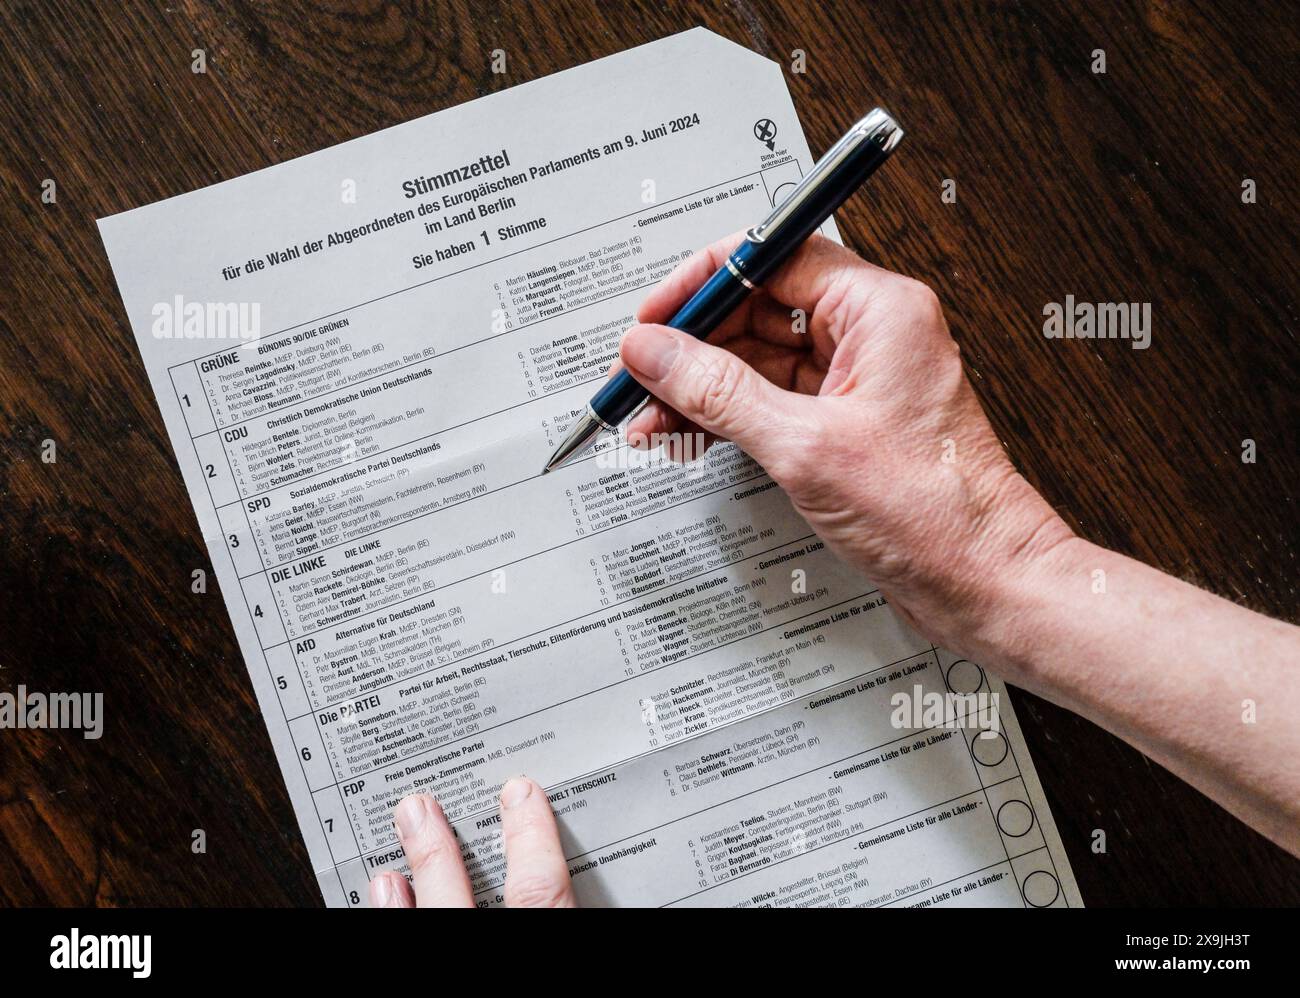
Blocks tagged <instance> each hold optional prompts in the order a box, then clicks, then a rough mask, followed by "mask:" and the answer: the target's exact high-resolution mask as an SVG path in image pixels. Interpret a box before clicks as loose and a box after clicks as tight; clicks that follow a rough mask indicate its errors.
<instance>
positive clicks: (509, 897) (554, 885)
mask: <svg viewBox="0 0 1300 998" xmlns="http://www.w3.org/2000/svg"><path fill="white" fill-rule="evenodd" d="M501 838H502V840H503V841H504V842H505V850H506V889H505V901H506V906H507V907H509V908H575V907H577V901H576V900H575V899H574V896H573V884H572V882H570V880H569V865H568V863H566V862H565V860H564V851H563V849H561V847H560V831H559V829H558V828H557V827H556V825H555V814H554V813H553V812H552V811H551V802H550V801H548V800H547V799H546V791H544V790H543V789H542V788H541V787H539V786H538V785H537V784H536V783H534V782H533V781H532V780H530V779H528V777H526V776H516V777H515V778H514V779H512V780H510V781H509V782H507V783H506V785H505V786H504V787H502V788H501Z"/></svg>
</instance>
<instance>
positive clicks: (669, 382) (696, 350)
mask: <svg viewBox="0 0 1300 998" xmlns="http://www.w3.org/2000/svg"><path fill="white" fill-rule="evenodd" d="M619 353H620V355H621V357H622V360H623V366H624V367H626V368H627V369H628V372H629V373H630V374H631V375H632V376H633V377H634V378H636V380H637V381H638V382H640V383H641V384H642V385H643V386H645V388H646V390H647V391H649V392H650V393H651V394H652V395H654V396H655V397H656V398H658V399H660V400H661V401H663V402H665V403H666V404H667V405H669V406H671V407H672V408H673V409H675V410H677V411H678V412H679V413H681V414H682V415H683V416H684V417H686V419H688V420H690V421H691V422H692V423H695V424H696V425H697V426H699V427H701V428H702V429H704V430H706V431H707V432H709V433H712V434H714V435H716V436H719V437H722V438H724V439H727V440H733V441H735V442H736V444H737V445H738V446H740V447H741V448H742V449H743V450H745V451H746V452H747V453H748V454H749V455H750V456H751V457H753V458H754V460H756V461H758V462H759V464H762V465H763V466H764V467H767V468H768V471H772V468H771V467H769V466H768V461H769V460H775V459H777V458H778V456H779V453H778V451H779V445H780V441H782V440H783V439H789V436H790V435H789V432H788V431H789V430H790V429H791V428H792V427H793V424H794V423H795V420H796V416H797V413H796V410H797V405H798V403H799V401H800V399H799V396H797V395H795V394H794V393H792V392H787V391H782V390H781V389H780V388H777V387H776V385H774V384H772V382H770V381H768V380H767V379H766V378H765V377H763V376H762V375H761V374H759V373H758V372H757V371H755V370H754V369H753V368H752V367H750V366H749V365H748V364H746V363H745V362H744V361H743V360H741V359H740V358H739V357H737V356H736V355H735V354H734V353H732V352H731V351H730V350H724V349H722V348H720V347H715V346H712V345H711V344H708V343H705V342H703V341H701V340H697V339H696V338H695V337H693V336H691V335H689V334H687V333H683V332H682V331H681V330H679V329H673V328H672V327H670V326H655V325H637V326H633V327H632V328H631V329H629V330H628V332H627V335H625V336H624V337H623V342H622V345H621V346H620V347H619Z"/></svg>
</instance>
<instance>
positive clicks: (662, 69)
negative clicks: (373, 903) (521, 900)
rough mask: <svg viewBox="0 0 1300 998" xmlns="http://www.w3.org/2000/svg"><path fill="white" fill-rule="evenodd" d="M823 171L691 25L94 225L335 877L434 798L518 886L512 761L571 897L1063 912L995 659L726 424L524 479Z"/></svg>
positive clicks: (383, 852)
mask: <svg viewBox="0 0 1300 998" xmlns="http://www.w3.org/2000/svg"><path fill="white" fill-rule="evenodd" d="M722 81H725V85H722ZM863 110H864V111H865V110H866V107H865V106H864V108H863ZM845 124H846V125H847V124H848V122H847V121H846V122H845ZM812 163H813V157H812V155H811V154H810V152H809V149H808V146H807V144H806V143H805V141H804V137H803V134H802V132H801V130H800V127H799V121H798V119H797V118H796V117H795V112H794V108H793V107H792V105H791V102H790V97H789V95H788V93H787V91H786V88H785V84H784V82H783V79H782V74H781V71H780V68H779V67H778V66H777V65H776V64H774V63H771V62H769V61H767V60H765V59H762V58H760V57H759V56H757V55H755V54H754V53H752V52H749V51H747V50H746V49H743V48H741V47H739V46H737V45H735V44H733V43H732V42H729V41H726V40H725V39H722V38H720V37H719V36H717V35H714V34H711V33H709V32H707V31H704V30H695V31H689V32H686V33H685V34H681V35H677V36H675V37H672V38H669V39H666V40H664V41H661V42H657V43H655V44H652V45H646V46H643V47H641V48H637V49H633V50H631V51H629V52H625V53H623V54H621V55H616V56H612V57H610V58H607V59H602V60H600V61H598V62H594V63H591V64H589V65H586V66H582V67H579V68H577V69H573V70H570V71H568V72H564V73H560V74H558V75H555V76H551V77H548V78H546V79H544V80H540V81H537V82H534V83H529V84H526V85H523V86H519V87H515V88H513V89H511V90H507V91H504V92H502V93H499V94H495V95H493V96H490V97H485V98H483V99H481V100H477V101H473V102H472V103H469V104H466V105H464V106H461V107H455V108H451V109H449V110H446V111H442V112H439V113H437V114H432V115H429V116H428V117H425V118H421V119H419V120H417V121H412V122H409V123H407V124H404V125H399V126H397V127H394V128H389V129H386V130H385V131H382V132H379V133H377V134H375V135H370V136H367V137H365V138H360V139H356V140H354V141H351V142H347V143H344V144H343V145H339V146H335V147H333V148H330V149H325V150H323V151H321V152H318V153H315V154H313V155H310V156H306V157H303V158H301V159H296V160H292V161H290V162H287V163H284V164H281V165H279V166H275V167H272V168H270V169H266V170H262V171H259V172H257V173H253V174H250V175H249V176H246V177H240V178H238V179H236V180H231V181H227V182H225V183H221V184H217V185H215V186H213V187H209V188H206V189H204V190H200V191H196V192H194V193H191V194H186V195H184V196H181V197H176V198H172V199H170V200H167V201H163V202H161V203H158V204H154V205H150V206H148V207H144V208H140V209H137V210H135V211H129V212H126V213H124V214H120V215H115V216H113V217H111V218H107V219H103V220H102V221H101V222H100V230H101V233H102V235H103V239H104V243H105V245H106V246H107V248H108V254H109V257H110V259H111V261H112V265H113V270H114V273H115V274H116V277H117V281H118V285H119V288H120V290H121V294H122V300H123V302H124V304H125V306H126V311H127V315H128V317H129V319H130V323H131V326H132V328H133V329H134V331H135V334H136V337H137V339H138V341H139V345H140V352H141V354H142V355H143V358H144V363H145V366H146V368H147V370H148V373H149V378H150V380H151V382H152V384H153V388H154V391H155V393H156V394H157V397H158V404H159V406H160V408H161V409H162V414H163V418H164V420H165V422H166V426H167V431H168V433H169V434H170V436H171V440H172V444H173V446H174V447H175V450H176V456H177V459H178V461H179V463H180V467H181V472H182V474H183V475H184V478H185V483H186V485H187V487H188V488H189V492H190V496H191V498H192V500H193V502H194V508H195V511H196V513H197V515H198V520H199V524H200V526H201V527H202V530H203V535H204V537H205V539H206V540H207V544H208V549H209V551H210V553H211V557H212V563H213V565H214V567H215V569H216V572H217V576H218V578H219V580H220V583H221V591H222V594H223V595H224V596H225V600H226V606H227V609H228V610H229V612H230V617H231V620H232V621H233V623H234V627H235V632H236V634H237V636H238V639H239V644H240V648H241V649H242V651H243V654H244V658H245V661H246V663H247V665H248V671H249V675H250V676H251V677H252V681H253V685H254V687H255V689H256V691H257V697H258V702H259V703H260V705H261V708H262V712H263V714H264V716H265V718H266V725H267V728H268V729H269V731H270V734H271V739H272V741H273V743H274V745H275V750H276V753H277V756H278V757H279V762H280V768H281V770H282V772H283V775H284V781H285V784H286V785H287V787H288V789H289V795H290V797H291V799H292V801H293V805H294V808H295V810H296V812H297V816H298V822H299V825H300V827H301V829H302V834H303V837H304V838H305V840H306V844H307V851H308V853H309V855H310V857H311V861H312V863H313V864H314V866H315V870H316V872H317V874H318V876H319V881H320V886H321V891H322V893H323V894H324V897H325V900H326V902H327V903H328V904H330V905H335V906H364V905H365V904H366V900H367V884H368V881H369V880H370V878H372V877H373V876H375V875H376V873H377V872H379V871H381V870H384V869H388V868H397V869H401V870H405V869H406V864H405V858H404V856H403V853H402V850H401V847H400V846H399V845H398V843H397V841H396V836H395V833H394V830H393V826H392V809H393V807H394V806H395V805H396V804H397V802H398V801H399V800H400V799H401V798H402V797H403V796H404V795H406V794H409V793H412V792H415V791H423V792H428V793H431V794H434V795H436V796H437V798H438V799H439V800H440V801H441V802H442V805H443V807H444V809H445V810H446V812H447V814H448V816H449V817H450V818H451V819H452V820H453V822H454V824H455V826H456V829H457V832H458V835H459V837H460V840H461V842H462V844H463V847H464V852H465V857H466V861H467V864H468V866H469V870H470V874H471V878H472V881H473V886H474V890H475V892H476V896H477V898H478V900H479V901H480V903H481V904H483V905H493V904H499V903H500V902H501V900H502V896H501V891H502V881H503V862H502V856H501V851H500V843H499V833H498V828H499V824H498V823H499V818H498V814H497V804H496V797H497V793H498V790H499V788H500V786H501V784H502V782H503V781H504V780H506V779H507V778H509V777H510V776H512V775H515V774H518V773H527V774H528V775H529V776H531V777H533V778H534V779H536V780H537V781H538V782H539V783H541V784H542V785H543V786H544V787H546V788H547V789H548V793H549V794H550V797H551V799H552V801H553V802H554V806H555V810H556V812H557V814H558V815H559V822H560V827H561V830H562V835H563V840H564V848H565V853H566V856H567V857H568V859H569V865H570V868H571V870H572V874H573V881H574V886H575V889H576V892H577V896H578V897H579V899H580V900H581V901H582V903H584V904H591V905H616V904H618V905H655V906H666V905H735V906H758V905H826V906H859V905H861V906H866V905H922V906H925V905H1028V906H1035V907H1049V906H1077V905H1079V904H1080V903H1081V902H1080V898H1079V893H1078V888H1077V887H1076V885H1075V882H1074V878H1073V876H1072V874H1071V872H1070V868H1069V865H1068V863H1067V861H1066V857H1065V854H1064V852H1063V850H1062V848H1061V843H1060V839H1059V837H1058V835H1057V832H1056V829H1055V826H1054V825H1053V822H1052V818H1051V815H1050V814H1049V813H1048V808H1047V804H1046V801H1045V800H1044V797H1043V793H1042V789H1041V787H1040V786H1039V783H1038V780H1037V778H1036V776H1035V774H1034V769H1033V766H1032V764H1031V762H1030V759H1029V756H1028V753H1027V752H1026V749H1025V743H1024V741H1023V740H1022V738H1021V734H1020V730H1019V728H1018V727H1017V725H1016V722H1015V718H1014V716H1013V714H1012V712H1011V708H1010V705H1009V703H1008V702H1007V698H1006V692H1005V689H1004V688H1003V686H1002V685H1001V683H999V682H998V681H997V680H996V679H994V678H993V677H991V676H988V675H986V674H985V673H984V672H983V670H982V669H981V668H980V667H979V666H978V665H976V664H974V663H972V662H968V661H963V660H958V659H956V658H955V657H954V656H952V655H949V654H947V653H945V652H944V651H943V650H941V649H936V648H934V647H933V646H932V645H930V644H929V643H928V642H927V641H925V640H924V639H922V638H921V637H919V636H918V635H917V634H915V633H914V632H912V631H911V630H910V629H909V628H908V627H906V626H905V625H904V624H903V623H901V622H900V621H899V619H898V618H897V617H895V616H894V614H893V613H892V612H891V611H890V609H889V608H888V607H887V606H886V605H885V599H884V598H883V597H882V595H881V594H880V593H879V592H878V591H877V590H876V588H875V587H874V586H873V585H872V584H871V583H870V582H868V581H867V580H865V579H863V578H862V577H860V576H859V575H858V574H856V573H855V572H854V571H852V570H850V569H848V568H847V567H845V566H844V565H842V564H840V563H839V562H837V561H836V560H835V559H834V558H833V557H832V556H831V555H830V554H829V553H828V552H827V551H826V550H825V549H823V547H822V546H821V544H820V543H819V542H818V540H817V538H816V537H815V536H814V534H813V533H812V531H811V530H810V529H809V527H808V525H807V524H806V523H805V522H804V521H803V520H802V519H801V518H800V517H799V516H798V515H797V514H795V513H794V512H793V510H792V508H791V506H790V504H789V502H788V501H787V499H786V498H785V496H784V494H783V493H782V492H781V491H780V489H778V488H777V487H776V486H775V485H774V483H773V482H772V481H771V480H770V479H769V478H768V477H767V476H766V475H765V474H764V473H763V471H762V469H761V468H759V467H758V466H757V465H755V464H754V462H753V461H752V460H750V459H749V458H748V457H747V456H746V455H745V454H743V453H741V452H740V451H738V450H737V449H736V448H735V447H734V446H732V445H724V446H719V447H715V448H714V449H713V450H711V451H710V452H709V453H708V455H707V456H706V457H705V458H703V459H702V460H700V461H698V462H696V463H695V464H692V465H689V466H686V467H682V466H679V465H674V464H670V463H668V462H666V461H663V460H647V459H645V458H644V457H639V456H635V455H632V454H630V453H629V452H628V450H627V448H626V447H625V446H623V445H621V443H620V442H619V441H617V440H616V439H615V438H614V437H613V436H612V435H611V436H609V437H608V438H607V439H606V440H605V441H604V442H603V443H602V444H601V445H600V447H599V448H598V449H597V450H596V451H594V452H592V453H589V454H588V455H586V456H585V457H584V458H583V459H582V460H579V461H577V462H575V463H573V464H572V465H569V466H566V467H564V468H562V469H560V470H559V471H557V472H555V473H553V474H551V475H548V476H546V477H544V478H543V477H540V475H539V471H540V469H541V467H542V464H543V463H544V461H545V459H546V458H547V456H548V455H549V454H550V453H551V451H552V450H553V448H554V447H555V445H556V444H557V443H558V439H559V437H560V435H562V433H563V432H564V430H565V429H566V428H567V427H568V425H569V423H570V422H571V421H572V419H573V418H574V417H575V416H576V415H577V414H578V413H579V412H580V411H582V409H583V408H584V406H585V404H586V401H587V399H588V398H589V397H590V396H591V394H592V393H593V392H594V390H595V389H596V387H597V386H599V385H600V384H601V383H602V381H603V379H604V377H605V372H606V370H607V368H608V365H609V363H610V361H611V359H612V358H614V357H615V355H616V353H617V348H618V341H619V339H620V337H621V336H622V334H623V332H624V331H625V330H626V329H627V327H628V326H629V324H630V323H631V321H632V316H633V313H634V311H635V309H636V306H637V305H638V303H639V302H640V301H641V299H642V298H643V297H644V295H645V294H646V293H647V291H648V289H650V288H651V287H653V286H654V285H655V284H656V283H657V282H658V281H660V280H661V279H662V278H663V277H664V276H665V275H666V274H667V273H668V272H669V271H670V270H671V269H672V268H673V266H674V265H676V264H677V263H678V262H679V261H681V260H682V259H683V258H684V257H686V256H687V255H688V254H689V253H690V252H691V251H693V250H694V249H696V248H698V247H700V246H703V245H704V244H706V243H708V242H711V241H713V240H715V239H717V238H719V237H721V236H723V235H725V234H727V233H729V232H732V231H735V230H738V229H741V228H744V227H746V226H748V225H752V224H754V223H756V222H758V221H760V220H761V219H762V218H763V217H764V216H765V215H766V214H767V213H768V212H769V211H770V210H771V208H772V205H773V203H774V202H775V201H777V200H779V199H780V198H781V197H782V196H783V195H784V193H786V192H787V191H788V189H789V187H790V185H792V184H793V183H794V182H796V181H797V180H798V179H799V177H800V176H801V175H802V174H803V172H804V171H806V170H807V169H808V168H809V167H810V166H811V164H812ZM861 196H866V197H869V196H870V193H869V188H868V189H867V191H866V192H864V194H863V195H861ZM826 231H827V234H828V235H832V236H834V228H833V226H832V225H830V224H829V223H828V225H827V226H826ZM950 692H955V693H957V694H962V695H969V696H965V697H964V699H961V700H956V699H954V698H953V697H951V696H948V695H947V694H949V693H950ZM994 694H996V698H994V697H993V695H994ZM994 699H996V703H994ZM954 705H956V706H955V709H948V708H953V707H954ZM976 724H979V725H982V728H980V727H976V726H975V725H976Z"/></svg>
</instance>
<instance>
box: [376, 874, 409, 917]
mask: <svg viewBox="0 0 1300 998" xmlns="http://www.w3.org/2000/svg"><path fill="white" fill-rule="evenodd" d="M370 907H372V908H414V907H415V893H414V892H413V891H412V890H411V885H410V883H409V882H408V881H407V879H406V878H405V877H403V876H402V875H401V874H400V873H398V872H397V871H396V870H385V871H384V872H383V873H381V874H380V875H379V876H377V877H376V878H375V879H374V880H372V881H370Z"/></svg>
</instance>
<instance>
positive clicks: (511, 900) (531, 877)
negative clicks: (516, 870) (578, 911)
mask: <svg viewBox="0 0 1300 998" xmlns="http://www.w3.org/2000/svg"><path fill="white" fill-rule="evenodd" d="M567 895H568V891H567V890H566V888H565V885H564V884H563V883H561V882H560V881H558V880H556V879H554V878H553V877H547V876H542V875H538V874H528V875H523V876H515V877H511V876H510V875H509V874H507V875H506V890H505V900H506V906H507V907H509V908H560V907H563V906H564V903H565V898H566V897H567Z"/></svg>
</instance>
